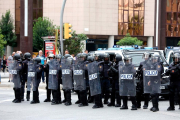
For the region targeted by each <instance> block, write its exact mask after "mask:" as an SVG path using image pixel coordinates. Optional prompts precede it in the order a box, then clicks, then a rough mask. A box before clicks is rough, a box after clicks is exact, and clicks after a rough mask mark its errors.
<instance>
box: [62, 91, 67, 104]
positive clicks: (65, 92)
mask: <svg viewBox="0 0 180 120" xmlns="http://www.w3.org/2000/svg"><path fill="white" fill-rule="evenodd" d="M63 91H64V100H63V101H62V102H63V103H65V102H66V91H65V90H63Z"/></svg>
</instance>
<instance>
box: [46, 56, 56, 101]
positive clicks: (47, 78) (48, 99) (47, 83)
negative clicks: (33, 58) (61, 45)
mask: <svg viewBox="0 0 180 120" xmlns="http://www.w3.org/2000/svg"><path fill="white" fill-rule="evenodd" d="M48 58H49V59H51V58H52V59H53V58H54V54H50V55H49V56H48ZM44 71H45V72H46V95H47V98H46V99H45V100H44V102H51V91H52V90H51V89H49V86H48V85H49V65H48V64H46V65H44Z"/></svg>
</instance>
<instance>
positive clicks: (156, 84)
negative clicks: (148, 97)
mask: <svg viewBox="0 0 180 120" xmlns="http://www.w3.org/2000/svg"><path fill="white" fill-rule="evenodd" d="M143 79H144V93H150V94H154V93H161V89H160V86H161V65H158V64H151V65H147V64H146V65H143Z"/></svg>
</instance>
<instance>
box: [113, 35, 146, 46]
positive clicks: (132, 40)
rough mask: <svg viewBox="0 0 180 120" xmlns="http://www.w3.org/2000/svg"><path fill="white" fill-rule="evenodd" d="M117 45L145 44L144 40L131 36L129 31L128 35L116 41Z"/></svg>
mask: <svg viewBox="0 0 180 120" xmlns="http://www.w3.org/2000/svg"><path fill="white" fill-rule="evenodd" d="M116 44H117V45H120V46H125V45H139V46H141V45H142V44H143V41H141V40H138V38H137V37H131V35H130V34H129V33H127V34H126V36H125V37H124V38H123V39H121V40H119V41H118V42H116Z"/></svg>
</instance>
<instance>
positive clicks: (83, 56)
mask: <svg viewBox="0 0 180 120" xmlns="http://www.w3.org/2000/svg"><path fill="white" fill-rule="evenodd" d="M81 58H84V59H83V61H86V60H87V54H86V53H82V54H81Z"/></svg>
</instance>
